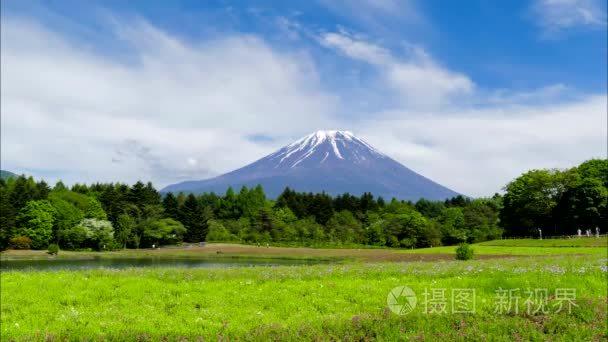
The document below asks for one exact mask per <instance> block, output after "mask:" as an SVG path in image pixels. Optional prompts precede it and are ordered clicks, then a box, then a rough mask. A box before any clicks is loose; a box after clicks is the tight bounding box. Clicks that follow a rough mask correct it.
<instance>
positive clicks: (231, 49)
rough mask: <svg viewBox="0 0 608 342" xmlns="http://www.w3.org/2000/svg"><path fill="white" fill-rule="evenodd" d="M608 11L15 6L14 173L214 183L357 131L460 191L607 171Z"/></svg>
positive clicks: (331, 3)
mask: <svg viewBox="0 0 608 342" xmlns="http://www.w3.org/2000/svg"><path fill="white" fill-rule="evenodd" d="M606 30H607V26H606V2H605V1H595V0H532V1H495V2H488V1H481V0H480V1H473V0H471V1H466V2H446V1H413V0H411V1H394V0H358V1H346V0H318V1H255V2H254V1H251V2H250V1H238V2H230V1H205V2H201V1H99V2H94V1H87V2H83V1H67V0H65V1H51V0H47V1H16V0H12V1H11V0H5V1H2V94H1V95H2V159H1V161H2V168H3V169H9V170H13V171H16V172H27V173H30V174H33V175H35V176H38V177H44V178H46V179H48V180H50V181H55V180H58V179H64V180H65V181H67V182H68V183H70V182H71V183H73V182H77V181H80V182H91V181H96V180H104V181H126V182H132V181H134V180H136V179H144V180H151V181H153V182H154V183H156V184H157V185H158V186H162V185H166V184H169V183H172V182H175V181H178V180H183V179H201V178H206V177H210V176H213V175H217V174H220V173H223V172H226V171H230V170H231V169H233V168H236V167H239V166H242V165H244V164H246V163H248V162H252V161H254V160H256V159H258V158H260V157H263V156H264V155H265V154H268V153H271V152H272V151H273V150H274V149H276V148H279V147H281V146H282V145H283V144H286V143H289V142H290V141H292V140H295V139H297V138H299V137H300V136H303V135H306V134H308V133H310V132H311V131H314V130H317V129H344V130H351V131H353V132H354V133H355V134H357V135H358V136H360V137H362V138H364V139H366V140H368V141H369V142H370V143H371V144H372V145H374V146H376V147H377V148H378V149H380V150H382V151H383V152H385V153H386V154H388V155H391V156H392V157H394V158H395V159H397V160H398V161H400V162H402V163H403V164H405V165H406V166H408V167H410V168H412V169H414V170H415V171H418V172H420V173H422V174H424V175H426V176H428V177H430V178H432V179H434V180H436V181H438V182H440V183H442V184H445V185H447V186H449V187H451V188H453V189H455V190H457V191H460V192H463V193H466V194H470V195H474V196H484V195H491V194H492V193H494V192H496V191H500V189H501V188H502V186H504V185H505V184H506V182H508V181H509V180H510V179H512V178H513V177H515V176H517V175H518V174H520V173H521V172H523V171H525V170H527V169H530V168H541V167H569V166H571V165H574V164H576V163H578V162H581V161H583V160H585V159H588V158H591V157H605V156H606V155H605V153H606V149H605V143H606V82H607V79H606V77H607V66H606V60H607V58H608V50H607V46H606V42H607V39H608V38H607V34H606Z"/></svg>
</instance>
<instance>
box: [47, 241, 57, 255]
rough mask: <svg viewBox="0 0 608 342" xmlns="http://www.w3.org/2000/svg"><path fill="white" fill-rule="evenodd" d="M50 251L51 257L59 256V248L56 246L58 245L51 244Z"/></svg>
mask: <svg viewBox="0 0 608 342" xmlns="http://www.w3.org/2000/svg"><path fill="white" fill-rule="evenodd" d="M48 250H49V252H48V253H49V254H50V255H57V254H59V246H57V245H56V244H54V243H52V244H50V245H49V248H48Z"/></svg>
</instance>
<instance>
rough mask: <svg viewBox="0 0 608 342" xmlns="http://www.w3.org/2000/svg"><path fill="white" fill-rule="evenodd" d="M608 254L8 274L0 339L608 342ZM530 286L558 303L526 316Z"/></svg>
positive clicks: (4, 280) (551, 302)
mask: <svg viewBox="0 0 608 342" xmlns="http://www.w3.org/2000/svg"><path fill="white" fill-rule="evenodd" d="M479 247H480V246H477V247H476V248H479ZM487 247H488V248H495V249H496V248H503V249H505V248H507V249H512V248H511V247H496V246H487ZM442 248H443V247H440V248H439V249H440V250H441V249H442ZM522 248H525V247H522ZM544 248H551V247H544ZM544 248H543V249H544ZM264 249H265V248H264ZM271 249H272V248H271ZM271 249H269V250H271ZM559 249H561V250H562V251H563V250H564V248H559ZM574 249H577V248H574ZM589 249H595V248H589ZM528 250H530V248H528ZM404 254H406V253H404ZM543 254H544V253H543ZM576 254H579V253H576ZM606 263H607V260H606V254H605V249H604V251H603V252H597V251H596V252H595V253H591V254H589V255H580V254H579V255H570V256H544V257H523V258H501V259H489V260H472V261H467V262H459V261H447V260H445V261H444V260H439V261H435V262H420V261H413V262H407V263H406V262H386V261H377V262H373V263H368V262H362V261H354V262H349V263H346V264H333V265H314V266H286V267H273V268H265V267H258V268H247V267H245V268H230V269H197V270H193V269H126V270H119V271H117V270H87V271H60V272H4V273H2V276H1V279H0V281H1V295H2V296H1V314H2V315H1V320H0V323H1V324H0V326H1V327H0V329H1V330H0V333H1V334H0V337H1V340H3V341H10V340H44V339H48V340H155V341H156V340H163V339H164V340H182V339H186V340H199V339H204V340H223V339H230V340H234V339H237V340H260V341H262V340H263V341H266V340H277V339H278V340H302V339H305V340H368V339H378V340H387V341H394V340H420V339H424V340H431V341H433V340H444V341H446V340H461V341H465V340H483V339H488V340H504V341H507V340H519V341H527V340H554V341H555V340H568V341H571V340H581V341H583V340H584V341H590V340H599V341H605V340H606V339H607V336H608V335H607V334H608V332H607V327H606V315H607V311H606V310H607V304H608V302H607V293H606V291H607V290H606V289H607V286H608V283H607V275H608V273H607V271H608V267H607V266H606ZM401 285H407V286H409V287H410V288H412V289H413V290H414V291H415V292H416V294H417V299H418V306H417V307H416V308H415V309H414V310H413V311H412V312H411V313H409V314H407V315H403V316H400V315H397V314H394V313H392V312H391V311H390V310H388V305H387V295H388V294H389V291H391V289H393V288H395V287H397V286H401ZM425 288H427V289H429V291H431V289H441V288H445V289H447V292H446V301H447V311H448V312H447V313H444V314H438V313H424V305H423V300H424V296H423V293H424V291H425ZM461 288H470V289H475V292H476V293H475V298H476V300H475V302H476V310H475V313H451V312H450V311H451V309H452V306H451V303H450V300H451V297H450V292H451V290H452V289H461ZM515 288H519V289H520V290H521V291H522V292H520V296H521V297H522V298H521V299H520V301H519V305H518V308H519V312H518V313H515V312H514V307H513V308H512V310H511V312H510V313H506V312H503V313H496V312H495V309H496V303H497V299H496V298H497V293H496V290H499V289H515ZM527 288H530V289H532V290H534V289H535V288H539V289H547V291H548V294H549V296H550V299H549V305H548V308H549V309H550V311H551V312H549V313H547V314H531V315H528V314H527V313H526V306H525V305H524V301H525V299H526V298H527V295H526V294H524V293H523V291H524V290H525V289H527ZM557 288H574V289H576V300H575V303H576V305H577V306H575V307H573V308H572V313H570V314H568V313H567V311H566V310H564V311H563V312H561V313H554V312H553V311H555V307H554V305H556V304H558V302H557V301H556V300H555V299H556V298H555V297H554V292H555V290H556V289H557Z"/></svg>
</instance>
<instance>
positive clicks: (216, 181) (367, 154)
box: [162, 131, 458, 201]
mask: <svg viewBox="0 0 608 342" xmlns="http://www.w3.org/2000/svg"><path fill="white" fill-rule="evenodd" d="M257 184H261V185H262V186H263V187H264V190H265V191H266V194H267V195H269V197H271V198H276V197H277V196H278V195H279V194H280V193H281V192H282V191H283V189H285V187H290V188H292V189H295V190H296V191H304V192H309V191H310V192H321V191H325V192H327V193H329V194H331V195H338V194H342V193H345V192H349V193H351V194H353V195H361V194H362V193H363V192H371V193H373V194H374V195H376V196H382V197H384V198H385V199H388V200H390V199H391V198H393V197H395V198H398V199H406V200H413V201H416V200H418V199H420V198H426V199H428V200H444V199H446V198H450V197H454V196H457V195H458V193H457V192H455V191H453V190H450V189H448V188H446V187H445V186H442V185H440V184H437V183H435V182H433V181H432V180H430V179H428V178H426V177H424V176H422V175H419V174H417V173H416V172H414V171H412V170H410V169H408V168H407V167H405V166H403V165H401V164H400V163H398V162H397V161H395V160H393V159H391V158H390V157H388V156H387V155H385V154H383V153H381V152H380V151H378V150H376V149H375V148H373V147H372V146H370V145H369V144H368V143H366V142H365V141H363V140H362V139H359V138H357V137H356V136H354V135H353V134H352V133H351V132H348V131H318V132H315V133H312V134H310V135H308V136H306V137H303V138H302V139H300V140H298V141H296V142H294V143H293V144H290V145H288V146H285V147H283V148H282V149H280V150H278V151H276V152H275V153H273V154H271V155H269V156H266V157H264V158H262V159H260V160H258V161H256V162H254V163H253V164H250V165H247V166H245V167H243V168H241V169H238V170H235V171H232V172H230V173H227V174H224V175H221V176H219V177H216V178H212V179H207V180H201V181H187V182H182V183H178V184H173V185H170V186H168V187H166V188H164V189H163V190H162V192H165V193H166V192H180V191H181V192H193V193H201V192H210V191H214V192H216V193H223V192H224V191H226V189H227V188H228V187H230V186H231V187H233V188H234V189H235V190H236V191H238V189H239V188H240V187H241V186H243V185H245V186H247V187H255V186H256V185H257Z"/></svg>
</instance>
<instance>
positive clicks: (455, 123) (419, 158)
mask: <svg viewBox="0 0 608 342" xmlns="http://www.w3.org/2000/svg"><path fill="white" fill-rule="evenodd" d="M607 101H608V98H607V97H606V95H601V96H587V97H585V98H583V99H580V100H577V101H573V102H570V103H567V104H560V105H525V106H514V105H508V106H501V107H493V108H488V109H482V110H475V109H465V108H455V109H454V110H453V111H452V112H450V113H438V114H436V115H430V116H426V117H420V116H416V115H415V114H414V113H411V112H406V111H403V112H400V113H393V114H392V115H387V116H390V117H393V118H398V119H390V120H388V119H387V120H375V121H370V122H366V123H365V124H362V125H360V126H359V129H358V132H359V133H361V134H362V135H364V137H365V138H366V139H367V140H368V141H369V142H370V143H371V144H372V145H375V146H376V147H377V148H378V149H380V150H381V151H383V152H385V153H386V154H388V155H390V156H392V157H394V158H395V159H397V160H398V161H400V162H402V163H404V164H405V165H407V166H409V167H411V168H412V169H413V170H415V171H417V172H420V173H421V174H423V175H425V176H427V177H430V178H431V179H434V180H436V181H438V182H440V183H441V184H444V185H447V186H449V187H451V188H453V189H455V190H457V191H461V192H463V193H465V194H468V195H473V196H488V195H491V194H492V192H498V191H500V189H501V188H502V187H503V186H504V185H506V183H507V182H509V181H510V180H512V179H514V178H515V177H517V176H519V175H520V174H521V173H522V172H524V171H526V170H529V169H534V168H554V167H557V168H569V167H572V166H574V165H577V164H579V163H580V162H582V161H584V160H587V159H590V158H593V157H595V158H606V136H607V134H608V132H607V131H606V127H607V122H606V120H607V113H606V103H607Z"/></svg>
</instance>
